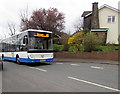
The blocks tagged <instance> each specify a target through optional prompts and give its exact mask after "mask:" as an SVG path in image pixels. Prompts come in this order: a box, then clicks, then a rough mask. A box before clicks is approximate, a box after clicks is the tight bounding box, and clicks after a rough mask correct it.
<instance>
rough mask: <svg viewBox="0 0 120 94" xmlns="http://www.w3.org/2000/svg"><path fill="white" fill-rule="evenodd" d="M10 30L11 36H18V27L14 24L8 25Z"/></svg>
mask: <svg viewBox="0 0 120 94" xmlns="http://www.w3.org/2000/svg"><path fill="white" fill-rule="evenodd" d="M8 29H9V30H10V33H9V35H10V36H13V35H15V34H16V25H15V24H14V23H13V22H11V23H8Z"/></svg>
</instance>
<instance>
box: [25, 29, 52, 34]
mask: <svg viewBox="0 0 120 94" xmlns="http://www.w3.org/2000/svg"><path fill="white" fill-rule="evenodd" d="M27 31H29V32H32V31H37V32H47V33H52V32H51V31H46V30H37V29H28V30H25V31H24V32H27Z"/></svg>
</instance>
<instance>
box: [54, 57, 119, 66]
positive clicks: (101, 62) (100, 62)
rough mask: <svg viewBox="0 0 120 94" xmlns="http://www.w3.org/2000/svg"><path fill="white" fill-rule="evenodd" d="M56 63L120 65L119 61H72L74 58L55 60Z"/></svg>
mask: <svg viewBox="0 0 120 94" xmlns="http://www.w3.org/2000/svg"><path fill="white" fill-rule="evenodd" d="M54 62H64V63H66V62H67V63H68V62H69V63H73V62H75V63H95V64H110V65H120V62H119V61H112V60H98V59H72V58H55V59H54Z"/></svg>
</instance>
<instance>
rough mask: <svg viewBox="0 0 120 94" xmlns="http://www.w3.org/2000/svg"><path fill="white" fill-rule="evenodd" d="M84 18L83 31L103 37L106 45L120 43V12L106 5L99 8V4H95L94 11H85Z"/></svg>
mask: <svg viewBox="0 0 120 94" xmlns="http://www.w3.org/2000/svg"><path fill="white" fill-rule="evenodd" d="M82 17H83V20H84V22H83V29H87V30H90V31H91V32H95V33H96V34H97V35H102V36H103V37H104V39H105V41H106V43H110V44H118V43H119V42H118V36H119V35H120V25H119V23H120V10H118V9H116V8H113V7H111V6H109V5H106V4H104V5H103V6H101V7H100V8H98V2H94V3H93V5H92V11H84V12H83V14H82ZM118 25H119V26H118Z"/></svg>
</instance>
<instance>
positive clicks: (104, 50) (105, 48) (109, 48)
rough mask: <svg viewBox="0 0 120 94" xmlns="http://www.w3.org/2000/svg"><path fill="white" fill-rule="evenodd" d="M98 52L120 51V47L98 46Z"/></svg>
mask: <svg viewBox="0 0 120 94" xmlns="http://www.w3.org/2000/svg"><path fill="white" fill-rule="evenodd" d="M96 50H97V51H103V52H111V51H115V50H120V47H119V46H98V47H97V48H96Z"/></svg>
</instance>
